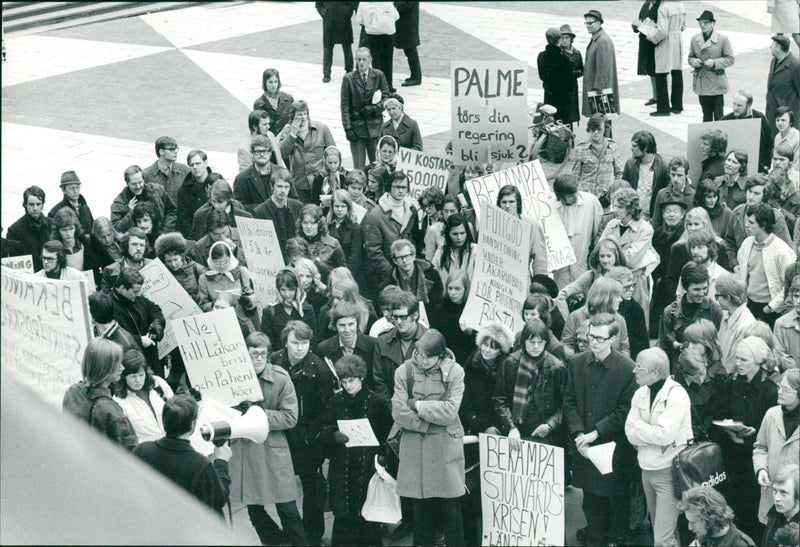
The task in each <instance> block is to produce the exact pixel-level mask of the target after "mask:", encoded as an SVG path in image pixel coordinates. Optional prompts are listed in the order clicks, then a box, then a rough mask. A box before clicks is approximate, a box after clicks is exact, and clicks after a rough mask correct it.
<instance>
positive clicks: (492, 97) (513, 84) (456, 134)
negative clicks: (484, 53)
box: [450, 61, 530, 165]
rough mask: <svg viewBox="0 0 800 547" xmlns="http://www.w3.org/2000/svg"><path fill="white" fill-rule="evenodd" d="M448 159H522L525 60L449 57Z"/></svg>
mask: <svg viewBox="0 0 800 547" xmlns="http://www.w3.org/2000/svg"><path fill="white" fill-rule="evenodd" d="M450 79H451V80H452V85H451V90H452V102H451V107H452V120H453V122H452V127H453V131H452V134H453V161H454V163H456V164H457V165H464V164H467V163H487V162H501V161H504V160H512V161H524V160H526V159H527V158H528V156H529V154H530V150H529V147H528V125H529V123H530V120H529V118H528V115H527V111H528V63H525V62H521V61H453V62H452V64H451V65H450Z"/></svg>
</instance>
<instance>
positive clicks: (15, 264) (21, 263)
mask: <svg viewBox="0 0 800 547" xmlns="http://www.w3.org/2000/svg"><path fill="white" fill-rule="evenodd" d="M0 264H2V265H3V266H5V267H6V268H11V269H12V270H18V271H20V272H27V273H33V257H32V256H31V255H24V256H7V257H5V258H0Z"/></svg>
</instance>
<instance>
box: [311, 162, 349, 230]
mask: <svg viewBox="0 0 800 547" xmlns="http://www.w3.org/2000/svg"><path fill="white" fill-rule="evenodd" d="M346 178H347V169H345V168H344V166H343V165H342V152H341V151H340V150H339V149H338V148H336V147H335V146H328V147H327V148H325V150H324V151H323V152H322V166H321V167H320V169H319V172H318V173H317V174H316V175H314V178H313V180H312V182H311V201H310V203H313V204H314V205H319V206H320V207H322V210H323V211H325V212H327V213H328V215H330V210H331V200H332V199H333V194H334V193H336V192H338V191H340V190H343V189H344V188H346V184H345V179H346ZM328 222H330V218H329V219H328Z"/></svg>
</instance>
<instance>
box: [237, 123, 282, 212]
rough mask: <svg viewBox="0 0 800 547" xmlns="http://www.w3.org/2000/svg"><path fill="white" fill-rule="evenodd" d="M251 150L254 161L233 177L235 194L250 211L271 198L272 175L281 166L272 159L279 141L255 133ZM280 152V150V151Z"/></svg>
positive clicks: (251, 142)
mask: <svg viewBox="0 0 800 547" xmlns="http://www.w3.org/2000/svg"><path fill="white" fill-rule="evenodd" d="M249 150H250V152H251V157H252V162H251V163H250V164H249V165H248V166H247V167H245V168H244V169H242V170H241V171H240V172H239V174H238V175H236V178H235V179H233V196H234V197H235V198H236V199H237V200H239V202H240V203H241V204H242V205H243V206H244V208H245V209H247V210H248V211H250V212H253V210H254V209H255V208H256V207H257V206H259V205H260V204H262V203H264V202H265V201H266V200H267V199H269V197H270V195H271V194H272V177H273V173H274V171H275V169H277V168H278V167H279V165H278V164H275V163H273V162H272V161H271V158H272V154H273V151H275V150H278V148H277V142H276V141H274V137H273V140H270V139H268V138H267V137H265V136H264V135H253V136H252V137H251V139H250V146H249ZM278 153H279V154H280V152H278Z"/></svg>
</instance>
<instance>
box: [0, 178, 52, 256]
mask: <svg viewBox="0 0 800 547" xmlns="http://www.w3.org/2000/svg"><path fill="white" fill-rule="evenodd" d="M22 206H23V207H24V208H25V214H24V215H22V217H21V218H20V219H18V220H17V221H16V222H15V223H14V224H12V225H11V227H9V229H8V234H7V236H8V245H9V247H10V248H11V249H12V252H13V254H14V255H31V256H32V257H33V270H34V271H39V270H41V269H42V258H41V256H42V246H43V245H44V242H45V241H47V240H48V239H49V237H50V219H49V218H47V217H46V216H44V214H42V213H43V212H44V190H42V189H41V188H39V187H38V186H29V187H28V188H26V189H25V191H24V192H23V193H22Z"/></svg>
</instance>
